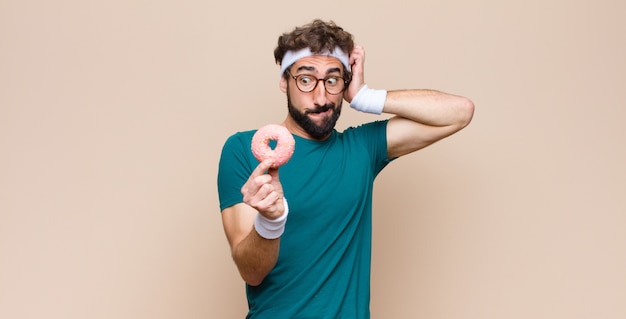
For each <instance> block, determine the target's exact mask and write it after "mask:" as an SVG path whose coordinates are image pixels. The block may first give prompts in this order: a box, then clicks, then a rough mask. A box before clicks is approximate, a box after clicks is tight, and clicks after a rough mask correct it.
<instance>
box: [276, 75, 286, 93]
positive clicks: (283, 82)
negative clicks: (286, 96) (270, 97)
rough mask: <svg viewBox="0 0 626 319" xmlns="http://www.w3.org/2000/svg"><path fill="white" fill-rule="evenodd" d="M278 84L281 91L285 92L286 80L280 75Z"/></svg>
mask: <svg viewBox="0 0 626 319" xmlns="http://www.w3.org/2000/svg"><path fill="white" fill-rule="evenodd" d="M278 86H279V87H280V90H281V91H282V92H283V93H287V80H285V77H284V76H281V77H280V82H278Z"/></svg>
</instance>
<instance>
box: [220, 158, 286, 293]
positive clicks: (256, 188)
mask: <svg viewBox="0 0 626 319" xmlns="http://www.w3.org/2000/svg"><path fill="white" fill-rule="evenodd" d="M270 165H271V160H269V161H265V162H263V163H261V164H259V166H258V167H257V168H256V169H255V170H254V172H253V173H252V174H251V175H250V178H249V179H248V181H247V182H246V183H245V184H244V186H243V187H242V188H241V192H242V194H243V197H244V202H243V203H239V204H236V205H233V206H231V207H228V208H226V209H224V210H223V211H222V223H223V225H224V231H225V233H226V237H227V239H228V243H229V244H230V248H231V253H232V256H233V260H234V261H235V264H236V265H237V269H238V270H239V273H240V275H241V277H242V278H243V280H244V281H245V282H246V283H248V284H249V285H251V286H258V285H259V284H261V282H262V281H263V279H264V278H265V276H267V274H268V273H269V272H270V271H271V270H272V268H274V266H275V265H276V260H277V259H278V252H279V247H280V237H279V238H275V239H266V238H263V237H262V236H261V235H259V232H258V231H257V230H256V229H255V226H254V225H255V219H256V217H257V215H258V214H262V215H263V216H265V217H266V218H268V219H277V218H280V217H281V216H282V215H283V214H284V213H285V207H284V205H283V190H282V186H281V184H280V180H279V178H278V169H269V166H270ZM265 172H267V173H265Z"/></svg>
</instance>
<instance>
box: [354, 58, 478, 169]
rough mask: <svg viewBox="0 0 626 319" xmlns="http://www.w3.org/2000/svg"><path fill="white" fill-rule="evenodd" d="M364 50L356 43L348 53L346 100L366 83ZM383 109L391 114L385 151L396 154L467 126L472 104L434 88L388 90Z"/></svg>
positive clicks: (414, 148) (406, 151)
mask: <svg viewBox="0 0 626 319" xmlns="http://www.w3.org/2000/svg"><path fill="white" fill-rule="evenodd" d="M364 62H365V51H364V50H363V48H362V47H361V46H355V48H354V50H353V51H352V53H351V54H350V64H351V68H352V82H350V86H349V87H348V89H347V90H346V92H345V93H344V98H345V99H346V101H348V102H350V101H352V98H353V97H354V96H355V95H356V94H357V93H358V92H359V90H360V89H361V87H362V86H363V85H365V80H364V71H363V70H364ZM383 112H385V113H389V114H394V115H395V116H394V117H393V118H391V119H390V120H389V123H388V125H387V154H388V156H389V158H395V157H399V156H402V155H406V154H409V153H411V152H414V151H417V150H419V149H421V148H424V147H426V146H428V145H430V144H432V143H435V142H437V141H439V140H441V139H443V138H445V137H447V136H450V135H452V134H454V133H456V132H457V131H459V130H461V129H462V128H464V127H465V126H467V125H468V124H469V123H470V121H471V120H472V116H473V114H474V104H473V103H472V101H470V100H469V99H467V98H464V97H461V96H456V95H452V94H447V93H443V92H439V91H434V90H397V91H388V92H387V100H386V101H385V106H384V109H383Z"/></svg>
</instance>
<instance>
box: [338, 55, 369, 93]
mask: <svg viewBox="0 0 626 319" xmlns="http://www.w3.org/2000/svg"><path fill="white" fill-rule="evenodd" d="M364 65H365V50H364V49H363V47H362V46H360V45H355V46H354V49H353V50H352V52H351V53H350V68H351V69H352V81H351V82H350V85H349V86H348V88H347V89H346V91H345V92H344V94H343V96H344V99H345V100H346V101H348V103H350V102H352V99H353V98H354V96H355V95H356V94H357V93H359V90H360V89H361V88H362V87H363V85H365V74H364Z"/></svg>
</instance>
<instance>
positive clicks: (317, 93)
mask: <svg viewBox="0 0 626 319" xmlns="http://www.w3.org/2000/svg"><path fill="white" fill-rule="evenodd" d="M311 93H313V101H314V102H315V104H317V105H325V104H326V87H325V86H324V80H323V79H319V80H317V85H316V86H315V88H314V89H313V91H312V92H311Z"/></svg>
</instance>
